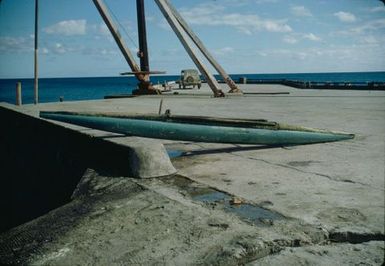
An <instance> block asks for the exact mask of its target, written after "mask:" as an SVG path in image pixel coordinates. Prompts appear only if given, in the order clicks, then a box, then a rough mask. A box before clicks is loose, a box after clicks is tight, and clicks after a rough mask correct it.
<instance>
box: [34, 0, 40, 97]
mask: <svg viewBox="0 0 385 266" xmlns="http://www.w3.org/2000/svg"><path fill="white" fill-rule="evenodd" d="M38 39H39V0H35V64H34V77H35V80H34V103H35V104H38V103H39V79H38V74H39V73H38V71H39V68H38V62H37V60H38V49H39V48H38Z"/></svg>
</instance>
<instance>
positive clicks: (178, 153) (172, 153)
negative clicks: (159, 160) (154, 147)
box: [167, 150, 185, 159]
mask: <svg viewBox="0 0 385 266" xmlns="http://www.w3.org/2000/svg"><path fill="white" fill-rule="evenodd" d="M184 153H185V152H184V151H179V150H167V154H168V156H169V157H170V159H173V158H178V157H181V156H183V155H184Z"/></svg>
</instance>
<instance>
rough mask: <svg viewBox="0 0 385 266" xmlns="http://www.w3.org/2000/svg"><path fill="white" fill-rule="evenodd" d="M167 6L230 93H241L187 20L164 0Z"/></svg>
mask: <svg viewBox="0 0 385 266" xmlns="http://www.w3.org/2000/svg"><path fill="white" fill-rule="evenodd" d="M165 2H166V3H167V5H168V6H169V8H170V9H171V11H172V13H173V15H174V16H175V18H176V19H177V20H178V22H179V24H180V25H181V26H182V27H183V29H184V31H185V32H186V33H187V34H188V36H189V37H190V38H191V39H192V40H193V42H194V43H195V45H196V46H197V47H198V48H199V50H200V51H201V52H202V54H203V55H204V56H205V57H206V58H207V60H208V61H209V62H210V63H211V65H212V66H213V67H214V68H215V69H216V70H217V71H218V73H219V74H220V75H221V76H222V78H223V80H224V81H226V83H227V85H228V86H229V87H230V91H229V92H230V93H232V92H237V93H242V91H241V89H239V88H238V86H237V85H236V84H235V82H234V81H233V80H232V79H231V77H230V76H229V74H227V73H226V71H225V70H224V69H223V67H222V66H221V65H220V64H219V63H218V62H217V61H216V60H215V58H214V57H213V56H212V55H211V53H210V52H209V51H208V50H207V49H206V47H205V46H204V44H203V42H202V41H201V40H200V39H199V37H198V36H197V35H196V34H195V33H194V32H193V30H192V29H191V28H190V27H189V26H188V24H187V22H186V21H185V20H184V19H183V17H182V16H181V15H180V14H179V12H178V11H177V10H176V9H175V7H174V6H173V5H172V4H171V3H170V1H169V0H165Z"/></svg>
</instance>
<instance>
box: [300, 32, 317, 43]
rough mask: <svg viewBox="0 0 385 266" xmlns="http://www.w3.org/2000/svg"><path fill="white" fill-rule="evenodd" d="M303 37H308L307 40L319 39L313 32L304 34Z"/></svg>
mask: <svg viewBox="0 0 385 266" xmlns="http://www.w3.org/2000/svg"><path fill="white" fill-rule="evenodd" d="M303 38H305V39H308V40H310V41H315V42H317V41H321V38H320V37H318V36H316V35H315V34H313V33H308V34H304V35H303Z"/></svg>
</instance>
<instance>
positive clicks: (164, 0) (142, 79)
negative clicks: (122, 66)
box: [93, 0, 242, 97]
mask: <svg viewBox="0 0 385 266" xmlns="http://www.w3.org/2000/svg"><path fill="white" fill-rule="evenodd" d="M93 2H94V4H95V6H96V8H97V9H98V11H99V13H100V15H101V17H102V18H103V20H104V22H105V23H106V25H107V27H108V29H109V30H110V32H111V34H112V36H113V37H114V39H115V42H116V43H117V45H118V47H119V49H120V51H121V52H122V54H123V56H124V58H125V59H126V61H127V63H128V65H129V66H130V68H131V71H132V72H126V73H123V74H133V75H135V77H136V78H137V79H138V81H139V84H138V87H139V88H138V89H137V90H135V91H134V93H136V94H156V93H160V92H159V91H157V90H156V89H154V87H153V86H152V84H151V82H150V78H149V76H150V74H159V73H162V72H159V71H150V67H149V60H148V49H147V36H146V21H145V11H144V0H137V1H136V3H137V16H138V32H139V52H138V56H139V58H140V67H139V66H138V64H137V63H136V62H135V58H134V56H133V55H132V53H131V51H130V50H129V49H128V47H127V45H126V44H125V42H124V40H123V39H122V37H121V35H120V33H119V31H118V27H117V26H116V24H115V23H114V21H113V20H112V17H111V15H110V14H109V12H108V9H107V8H106V5H105V4H104V2H103V0H93ZM155 3H156V4H157V5H158V7H159V9H160V10H161V12H162V13H163V15H164V16H165V18H166V20H167V21H168V23H169V24H170V26H171V28H172V29H173V31H174V32H175V34H176V36H177V37H178V39H179V40H180V42H181V43H182V45H183V47H184V48H185V50H186V51H187V53H188V55H189V56H190V57H191V59H192V60H193V62H194V63H195V65H196V66H197V68H198V69H199V71H200V73H201V74H202V76H203V77H204V78H205V79H206V81H207V83H208V84H209V86H210V88H211V90H212V91H213V93H214V96H215V97H223V96H224V93H223V92H222V90H221V89H220V86H219V84H218V81H217V80H216V79H215V77H214V75H213V74H212V73H211V72H210V71H209V70H208V68H207V67H206V66H205V65H204V64H203V62H202V61H201V59H200V58H199V57H198V56H197V54H196V52H195V51H194V49H193V47H192V45H191V43H190V42H189V41H188V38H191V40H192V41H193V42H194V44H195V45H196V46H197V47H198V48H199V50H200V51H201V52H202V54H203V55H204V56H205V57H206V59H207V60H208V61H209V62H210V63H211V64H212V65H213V66H214V68H215V69H216V70H217V71H218V73H219V74H220V75H221V76H222V78H223V80H224V81H225V82H226V83H227V84H228V86H229V87H230V91H229V92H230V93H233V92H236V93H242V91H241V90H240V89H239V88H238V87H237V85H236V84H235V83H234V81H233V80H232V79H231V78H230V76H229V75H228V74H227V73H226V72H225V70H224V69H223V68H222V67H221V66H220V64H219V63H218V62H217V61H216V60H215V59H214V57H213V56H212V55H211V54H210V53H209V51H208V50H207V49H206V47H205V46H204V45H203V42H202V41H201V40H200V39H199V38H198V36H197V35H196V34H195V33H194V32H193V31H192V29H191V28H190V27H189V26H188V24H187V22H186V21H185V20H184V19H183V18H182V16H181V15H180V14H179V13H178V11H177V10H176V9H175V8H174V7H173V6H172V5H171V3H170V2H169V1H168V0H155Z"/></svg>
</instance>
